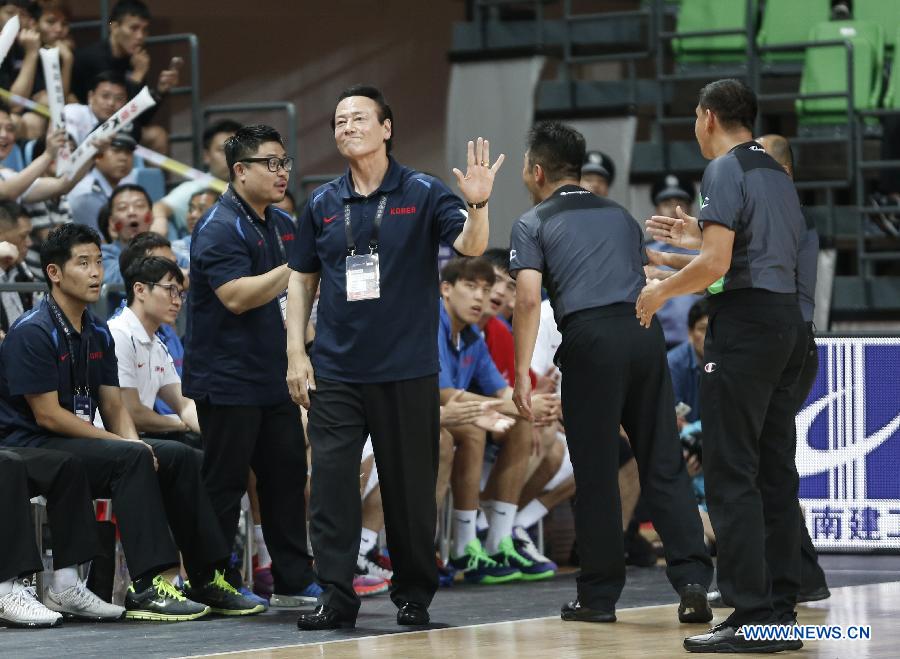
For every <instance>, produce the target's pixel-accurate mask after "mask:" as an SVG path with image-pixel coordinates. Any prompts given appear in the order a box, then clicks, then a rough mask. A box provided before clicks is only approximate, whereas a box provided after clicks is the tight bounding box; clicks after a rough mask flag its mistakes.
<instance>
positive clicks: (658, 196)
mask: <svg viewBox="0 0 900 659" xmlns="http://www.w3.org/2000/svg"><path fill="white" fill-rule="evenodd" d="M695 194H696V192H695V190H694V184H693V183H692V182H691V180H690V179H688V178H685V177H684V176H678V175H677V174H666V175H665V176H663V177H662V178H659V179H657V180H656V182H655V183H654V184H653V188H652V189H651V191H650V199H651V200H653V204H654V205H656V204H659V203H661V202H663V201H665V200H666V199H684V200H685V201H687V202H691V203H692V202H693V201H694V195H695Z"/></svg>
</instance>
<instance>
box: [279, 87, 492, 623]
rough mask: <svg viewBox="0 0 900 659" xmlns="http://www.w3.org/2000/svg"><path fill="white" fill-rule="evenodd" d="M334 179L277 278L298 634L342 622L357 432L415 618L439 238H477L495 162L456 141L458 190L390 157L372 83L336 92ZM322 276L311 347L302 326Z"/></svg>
mask: <svg viewBox="0 0 900 659" xmlns="http://www.w3.org/2000/svg"><path fill="white" fill-rule="evenodd" d="M332 127H333V128H334V139H335V143H336V144H337V148H338V151H339V152H340V153H341V155H342V156H343V157H344V158H345V159H346V160H347V162H348V164H349V169H348V171H347V173H346V174H345V175H344V176H342V177H340V178H337V179H335V180H333V181H331V182H330V183H327V184H325V185H323V186H322V187H320V188H318V189H317V190H315V191H314V192H313V194H312V196H311V197H310V199H309V202H308V203H307V205H306V208H305V209H304V211H303V214H302V216H301V218H300V225H299V229H298V245H297V248H298V249H297V251H296V257H295V258H292V259H291V261H290V267H291V268H292V269H293V270H294V272H293V273H292V274H291V278H290V284H289V287H288V312H287V326H288V385H289V387H290V390H291V395H292V397H293V399H294V400H295V401H296V402H297V403H299V404H301V405H303V406H304V407H308V408H309V439H310V445H311V446H312V456H313V457H312V460H313V463H314V464H315V465H316V467H315V470H314V472H313V477H312V490H311V500H310V514H311V522H310V534H311V538H312V544H313V550H314V552H315V555H316V570H317V574H318V577H319V582H320V584H321V585H322V587H323V588H324V591H325V592H324V594H323V596H322V598H321V600H320V602H319V604H320V606H319V607H318V608H317V609H316V611H315V612H313V613H311V614H303V615H301V616H300V619H299V620H298V622H297V624H298V626H299V627H301V628H302V629H329V628H334V627H339V626H353V625H354V624H355V621H356V614H357V611H358V610H359V599H358V598H357V597H356V594H355V593H354V592H353V587H352V579H353V571H354V567H355V565H356V553H357V546H358V543H359V529H360V501H359V492H358V488H357V487H356V486H355V485H354V483H356V482H357V481H358V480H359V461H360V454H361V452H362V447H363V442H364V441H365V438H366V433H367V432H370V433H371V435H372V444H373V447H374V449H375V459H376V461H377V463H378V471H379V475H380V480H381V488H382V497H383V500H384V514H385V524H386V527H387V539H388V548H389V550H390V553H391V559H392V561H393V565H394V578H393V584H392V591H391V597H392V599H393V601H394V603H395V604H396V605H397V607H398V608H399V609H400V611H399V613H398V615H397V622H398V623H399V624H424V623H425V622H427V621H428V605H429V604H430V603H431V599H432V597H433V596H434V592H435V590H436V589H437V585H438V577H437V570H436V566H435V561H434V551H433V540H434V525H435V500H434V488H435V478H436V475H437V457H438V454H437V448H438V427H439V414H440V409H439V407H440V406H439V397H438V396H439V394H438V384H437V373H438V355H437V329H438V302H439V294H438V276H437V272H438V267H437V252H438V245H439V243H444V244H447V245H452V246H453V247H454V248H455V249H456V250H457V251H458V252H460V253H462V254H466V255H472V256H475V255H478V254H481V253H482V252H483V251H484V249H485V247H486V246H487V240H488V209H487V203H488V197H489V196H490V194H491V190H492V188H493V184H494V174H495V173H496V172H497V170H498V169H499V168H500V165H501V163H502V161H503V156H500V158H498V159H497V161H496V162H495V163H494V164H493V165H491V163H490V153H489V144H488V141H487V140H484V139H482V138H480V137H479V138H478V140H477V141H476V142H469V144H468V167H467V170H466V172H465V174H463V172H461V171H459V170H456V169H455V170H454V174H455V175H456V178H457V180H458V183H459V189H460V192H461V193H462V197H463V200H461V199H460V198H459V197H458V196H456V195H455V194H453V193H452V192H451V191H450V190H449V189H448V188H447V186H446V185H444V184H443V183H442V182H441V181H440V180H439V179H437V178H435V177H433V176H428V175H426V174H422V173H419V172H416V171H413V170H411V169H409V168H407V167H404V166H402V165H401V164H400V163H398V162H397V161H396V160H394V159H393V158H392V157H391V156H390V151H391V145H392V134H393V116H392V113H391V108H390V106H389V105H388V104H387V103H386V102H385V100H384V97H383V95H382V94H381V92H380V91H379V90H378V89H375V88H374V87H366V86H356V87H351V88H350V89H347V90H345V91H344V92H342V93H341V94H340V97H339V98H338V103H337V107H336V108H335V112H334V117H333V118H332ZM320 284H321V294H320V297H319V307H318V324H317V327H316V329H317V332H316V338H315V342H314V344H313V347H312V350H311V354H310V355H309V356H307V352H306V347H305V344H306V338H305V333H306V324H307V321H308V319H309V314H310V309H311V306H312V300H313V297H314V295H315V292H316V287H317V286H319V285H320Z"/></svg>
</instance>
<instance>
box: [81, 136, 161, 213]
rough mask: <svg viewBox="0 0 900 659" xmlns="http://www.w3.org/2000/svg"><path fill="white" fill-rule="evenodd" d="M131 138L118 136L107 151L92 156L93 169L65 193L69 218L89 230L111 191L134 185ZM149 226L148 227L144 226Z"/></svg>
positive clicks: (113, 139)
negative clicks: (119, 186)
mask: <svg viewBox="0 0 900 659" xmlns="http://www.w3.org/2000/svg"><path fill="white" fill-rule="evenodd" d="M135 146H136V144H135V141H134V138H133V137H131V135H129V134H128V133H118V134H117V135H116V136H115V137H113V138H112V141H111V142H110V145H109V147H108V148H107V149H104V150H103V151H100V152H99V153H97V155H96V156H95V157H94V168H93V169H92V170H91V172H90V173H89V174H88V175H87V176H85V177H84V178H83V179H82V180H81V181H80V182H79V183H78V185H76V186H75V187H74V188H73V189H72V191H71V192H70V193H69V207H70V208H71V209H72V219H73V220H75V222H78V223H79V224H84V225H87V226H89V227H91V228H93V229H97V228H99V224H98V222H97V218H98V214H99V213H100V209H101V208H102V207H104V206H107V205H108V204H109V198H110V195H111V194H112V191H113V188H115V187H116V186H118V185H125V184H129V183H136V182H137V173H136V172H135V171H134V149H135ZM148 226H149V225H148Z"/></svg>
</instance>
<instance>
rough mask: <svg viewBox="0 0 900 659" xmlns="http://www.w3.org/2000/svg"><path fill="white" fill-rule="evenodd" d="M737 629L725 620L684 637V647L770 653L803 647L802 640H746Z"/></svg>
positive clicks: (718, 650)
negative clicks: (705, 629) (693, 634)
mask: <svg viewBox="0 0 900 659" xmlns="http://www.w3.org/2000/svg"><path fill="white" fill-rule="evenodd" d="M739 629H740V625H735V624H734V623H730V622H728V621H727V620H726V621H725V622H723V623H721V624H719V625H716V626H715V627H713V628H712V629H710V630H709V631H708V632H706V633H705V634H697V635H696V636H688V637H687V638H686V639H684V649H685V650H687V651H688V652H706V653H714V652H715V653H720V652H721V653H737V652H759V653H772V652H781V651H782V650H799V649H800V648H802V647H803V642H802V641H799V640H791V641H781V640H748V639H746V638H744V635H743V633H738V630H739Z"/></svg>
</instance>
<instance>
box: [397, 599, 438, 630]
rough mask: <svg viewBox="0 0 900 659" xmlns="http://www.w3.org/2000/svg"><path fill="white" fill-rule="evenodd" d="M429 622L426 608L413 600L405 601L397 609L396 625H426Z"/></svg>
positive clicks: (429, 617) (429, 618)
mask: <svg viewBox="0 0 900 659" xmlns="http://www.w3.org/2000/svg"><path fill="white" fill-rule="evenodd" d="M429 622H431V616H429V615H428V609H426V608H425V607H424V606H422V605H421V604H416V603H415V602H407V603H406V604H404V605H403V606H401V607H400V610H399V611H397V624H398V625H427V624H428V623H429Z"/></svg>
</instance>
